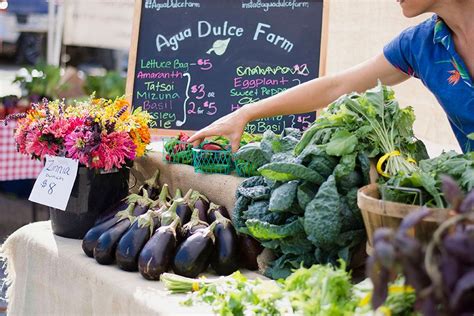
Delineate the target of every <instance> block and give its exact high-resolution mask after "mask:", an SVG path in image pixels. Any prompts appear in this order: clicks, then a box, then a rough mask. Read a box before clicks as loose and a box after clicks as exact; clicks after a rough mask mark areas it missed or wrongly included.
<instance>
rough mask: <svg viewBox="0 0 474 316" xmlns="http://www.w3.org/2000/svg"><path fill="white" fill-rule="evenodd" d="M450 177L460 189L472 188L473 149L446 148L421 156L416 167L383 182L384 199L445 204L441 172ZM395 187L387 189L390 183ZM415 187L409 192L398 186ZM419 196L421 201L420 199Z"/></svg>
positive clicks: (431, 205)
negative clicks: (461, 152) (427, 156)
mask: <svg viewBox="0 0 474 316" xmlns="http://www.w3.org/2000/svg"><path fill="white" fill-rule="evenodd" d="M442 175H448V176H450V177H452V178H453V179H454V180H455V181H456V182H457V183H458V184H459V185H460V189H461V190H462V191H463V192H469V191H471V190H472V189H473V188H474V152H470V153H467V154H463V155H460V154H457V153H456V152H454V151H449V152H446V153H443V154H441V155H440V156H438V157H436V158H433V159H426V160H422V161H420V163H419V168H417V169H416V170H415V171H414V172H411V173H408V174H406V173H400V174H397V175H394V176H392V177H391V178H390V179H388V180H387V182H386V183H385V185H386V189H384V193H385V199H387V200H390V201H395V202H400V203H405V204H417V203H420V202H421V203H420V204H423V205H427V206H429V207H438V208H445V207H446V206H447V203H446V201H445V199H444V197H443V193H442V191H441V176H442ZM387 186H389V187H394V188H395V189H388V188H389V187H387ZM400 187H401V188H417V189H420V191H421V197H420V196H419V194H417V193H413V192H412V193H410V192H407V191H404V190H400V189H397V188H400ZM420 198H421V201H420Z"/></svg>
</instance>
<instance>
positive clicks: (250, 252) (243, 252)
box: [239, 234, 263, 271]
mask: <svg viewBox="0 0 474 316" xmlns="http://www.w3.org/2000/svg"><path fill="white" fill-rule="evenodd" d="M239 250H240V255H239V257H240V258H239V259H240V262H239V264H240V266H241V267H243V268H245V269H248V270H251V271H255V270H258V262H257V257H258V256H259V255H260V254H261V253H262V251H263V247H262V245H261V244H260V243H259V242H258V241H257V240H255V239H254V238H252V237H250V236H249V235H245V234H242V235H239Z"/></svg>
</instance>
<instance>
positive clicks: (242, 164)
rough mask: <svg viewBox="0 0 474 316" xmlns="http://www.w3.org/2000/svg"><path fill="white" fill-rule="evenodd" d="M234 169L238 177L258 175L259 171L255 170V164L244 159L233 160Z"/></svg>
mask: <svg viewBox="0 0 474 316" xmlns="http://www.w3.org/2000/svg"><path fill="white" fill-rule="evenodd" d="M234 163H235V171H236V172H237V175H238V176H239V177H253V176H259V175H260V172H258V171H257V169H258V168H257V166H256V165H255V164H254V163H251V162H248V161H246V160H235V161H234Z"/></svg>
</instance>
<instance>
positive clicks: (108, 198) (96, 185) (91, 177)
mask: <svg viewBox="0 0 474 316" xmlns="http://www.w3.org/2000/svg"><path fill="white" fill-rule="evenodd" d="M129 176H130V169H129V168H127V167H124V168H122V169H120V170H118V171H115V172H110V173H100V172H99V171H96V170H90V169H87V168H85V167H79V170H78V172H77V178H76V181H75V182H74V187H73V188H72V193H71V197H70V198H69V202H68V204H67V206H66V210H65V211H62V210H59V209H56V208H52V207H50V208H49V214H50V219H51V227H52V229H53V233H54V234H56V235H58V236H61V237H66V238H74V239H82V238H83V237H84V235H85V234H86V233H87V231H88V230H89V229H90V228H92V226H93V225H94V223H95V221H96V220H97V218H99V217H100V215H101V214H102V213H103V212H104V211H106V210H107V209H108V208H109V207H110V206H111V205H113V204H115V203H116V202H118V201H119V200H121V199H123V198H124V197H126V196H127V194H128V179H129Z"/></svg>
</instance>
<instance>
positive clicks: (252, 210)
mask: <svg viewBox="0 0 474 316" xmlns="http://www.w3.org/2000/svg"><path fill="white" fill-rule="evenodd" d="M413 121H414V115H413V111H412V110H411V109H410V108H406V109H400V107H399V106H398V103H397V102H396V101H395V99H394V96H393V92H392V91H391V90H390V89H389V88H387V87H384V86H382V85H380V84H379V85H378V86H377V87H375V88H374V89H372V90H369V91H367V92H366V93H363V94H356V93H353V94H350V95H345V96H342V97H341V98H340V99H338V100H337V101H336V102H334V103H333V104H331V105H330V106H329V108H328V110H327V111H326V112H323V113H322V114H321V116H320V117H319V118H318V119H317V120H316V122H315V123H314V124H313V125H312V126H311V127H310V128H309V129H308V130H307V131H306V132H305V133H304V134H303V135H302V136H301V133H300V132H299V131H298V130H292V129H286V130H285V131H284V132H283V134H282V135H275V134H274V133H272V132H271V131H267V132H265V134H264V135H263V139H262V141H261V142H260V143H259V144H249V145H247V146H244V147H243V148H242V149H241V151H240V154H239V153H237V155H239V157H245V158H246V159H248V160H251V161H253V163H255V164H256V165H257V166H258V167H259V169H258V171H259V172H260V174H261V175H262V176H260V177H252V178H249V179H247V180H245V181H244V182H243V183H242V184H241V186H240V187H239V188H238V190H237V202H236V204H235V208H234V211H233V213H232V216H233V221H234V225H235V226H236V228H237V230H238V231H239V232H240V233H243V234H248V235H250V236H252V237H254V238H255V239H257V240H258V241H260V242H261V243H262V245H263V246H264V247H265V248H267V249H271V250H272V251H273V254H274V256H275V260H273V261H272V262H271V263H270V264H269V266H268V268H267V269H266V271H265V275H266V276H268V277H271V278H274V279H279V278H284V277H287V276H288V275H289V274H290V272H291V270H292V269H296V268H299V267H300V265H301V264H303V265H304V266H306V267H309V266H311V265H312V264H315V263H333V264H336V263H337V260H338V258H342V259H344V260H345V261H346V262H348V263H349V264H351V263H352V264H353V265H354V264H356V263H354V262H351V259H352V256H353V254H354V253H355V251H356V250H357V249H358V247H360V245H361V244H362V243H363V242H365V238H366V235H365V229H364V223H363V220H362V216H361V213H360V210H359V208H358V207H357V190H358V189H359V188H360V187H362V186H364V185H366V184H368V183H369V171H370V159H371V158H375V157H377V156H380V155H383V154H384V153H386V152H389V151H393V150H395V149H399V150H401V151H402V152H403V153H404V155H400V156H392V157H390V158H388V160H387V164H386V166H385V167H384V168H383V170H381V172H383V173H388V174H397V173H398V172H407V171H410V170H413V169H414V168H415V167H414V165H412V163H411V162H408V161H407V160H406V159H407V157H414V158H415V159H417V160H419V159H420V158H426V157H427V155H426V150H425V148H424V145H423V144H422V143H421V142H419V141H416V139H415V138H414V136H413V130H412V125H413Z"/></svg>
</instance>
